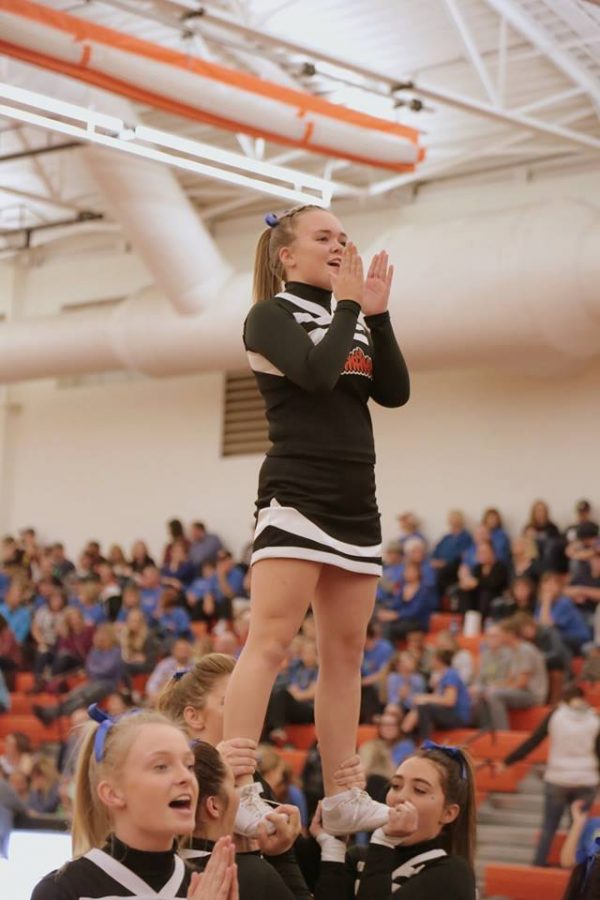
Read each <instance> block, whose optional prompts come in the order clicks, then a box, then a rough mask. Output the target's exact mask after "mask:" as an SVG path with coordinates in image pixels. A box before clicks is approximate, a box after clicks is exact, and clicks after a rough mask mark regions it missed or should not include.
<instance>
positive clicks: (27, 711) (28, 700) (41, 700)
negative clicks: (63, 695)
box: [10, 692, 56, 716]
mask: <svg viewBox="0 0 600 900" xmlns="http://www.w3.org/2000/svg"><path fill="white" fill-rule="evenodd" d="M34 703H35V704H38V705H39V706H52V705H53V704H55V703H56V695H55V694H33V695H32V694H23V693H20V692H16V693H14V694H11V695H10V714H11V715H16V716H18V715H31V712H32V707H33V705H34Z"/></svg>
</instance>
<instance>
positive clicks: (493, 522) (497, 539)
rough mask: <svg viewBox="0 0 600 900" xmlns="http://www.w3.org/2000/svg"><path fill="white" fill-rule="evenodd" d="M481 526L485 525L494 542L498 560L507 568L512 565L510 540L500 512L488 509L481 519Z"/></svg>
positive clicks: (492, 508)
mask: <svg viewBox="0 0 600 900" xmlns="http://www.w3.org/2000/svg"><path fill="white" fill-rule="evenodd" d="M481 524H482V525H485V527H486V528H487V529H488V531H489V533H490V541H491V542H492V547H493V548H494V553H495V554H496V559H499V560H500V561H501V562H503V563H504V564H505V565H507V566H508V565H510V558H511V552H510V538H509V536H508V533H507V532H506V530H505V528H504V525H503V522H502V516H501V515H500V513H499V511H498V510H497V509H495V508H494V507H489V508H488V509H486V510H485V512H484V514H483V517H482V519H481Z"/></svg>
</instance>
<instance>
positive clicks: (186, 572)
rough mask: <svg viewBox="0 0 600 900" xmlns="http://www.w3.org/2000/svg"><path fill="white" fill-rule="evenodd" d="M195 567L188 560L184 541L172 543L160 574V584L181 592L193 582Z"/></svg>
mask: <svg viewBox="0 0 600 900" xmlns="http://www.w3.org/2000/svg"><path fill="white" fill-rule="evenodd" d="M196 570H197V566H195V565H194V563H193V562H190V560H189V559H188V549H187V546H186V544H185V542H184V541H173V543H172V544H171V545H170V553H169V559H168V562H167V560H165V562H164V564H163V566H162V568H161V570H160V574H161V577H162V583H163V584H168V585H170V586H171V587H175V588H177V589H178V590H181V589H182V588H183V587H186V586H187V585H188V584H190V583H191V582H192V581H193V580H194V575H195V574H196Z"/></svg>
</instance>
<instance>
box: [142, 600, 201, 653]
mask: <svg viewBox="0 0 600 900" xmlns="http://www.w3.org/2000/svg"><path fill="white" fill-rule="evenodd" d="M178 597H179V595H178V593H177V591H176V590H175V588H172V587H166V588H164V590H163V591H162V593H161V595H160V600H159V601H158V606H157V607H156V609H155V611H154V614H153V616H152V623H151V624H152V626H153V627H154V628H155V629H156V631H157V632H158V634H159V636H160V637H161V638H162V639H163V641H164V650H165V651H166V652H168V651H169V650H170V648H171V647H172V645H173V643H174V641H176V640H177V638H185V639H186V640H190V641H193V639H194V636H193V634H192V632H191V629H190V617H189V615H188V613H187V612H186V610H185V609H183V607H181V606H178V605H177V600H178Z"/></svg>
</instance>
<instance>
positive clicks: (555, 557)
mask: <svg viewBox="0 0 600 900" xmlns="http://www.w3.org/2000/svg"><path fill="white" fill-rule="evenodd" d="M1 556H2V558H1V568H0V713H2V712H4V713H9V712H10V703H11V699H10V695H11V691H14V690H15V685H16V677H17V673H18V672H22V671H30V672H32V673H33V685H32V687H31V688H30V693H31V694H33V695H37V694H43V695H44V699H45V702H44V703H40V704H39V705H36V704H35V703H34V706H33V710H34V712H35V714H36V715H37V717H38V718H39V719H40V721H41V722H42V723H43V724H44V725H50V724H51V723H52V722H53V721H54V720H59V721H61V722H64V721H65V719H64V717H67V716H68V717H70V720H69V721H70V725H69V729H68V730H67V732H66V733H65V734H64V735H63V740H62V742H61V747H60V752H59V754H58V756H54V757H52V756H46V755H45V754H40V753H33V750H32V748H31V746H29V745H28V740H27V738H26V737H25V735H23V734H19V733H15V734H12V735H10V736H9V738H7V739H6V740H5V749H4V755H3V756H2V757H0V775H2V776H3V778H4V780H5V782H8V783H9V784H10V787H11V790H12V792H13V793H14V795H16V797H17V798H18V801H19V804H21V807H20V808H22V810H25V811H27V813H28V814H31V815H45V814H49V813H50V814H55V813H60V814H63V815H66V816H68V812H69V804H70V798H69V790H70V776H71V774H72V757H73V747H74V744H75V740H76V734H77V729H78V727H79V725H80V723H81V717H82V715H84V712H83V711H84V710H85V708H86V707H87V705H88V704H89V703H92V702H98V701H100V702H102V703H104V704H105V705H107V706H108V708H109V709H111V710H113V711H114V712H119V711H123V710H125V709H127V708H128V707H129V706H131V705H132V704H134V703H135V704H138V705H139V704H150V705H151V704H152V703H153V702H154V700H155V698H156V697H157V695H158V694H159V692H160V690H161V688H162V687H163V686H164V684H165V683H166V682H168V681H169V679H171V678H172V677H173V676H174V675H176V674H177V673H178V672H181V671H185V670H187V669H188V668H189V667H190V665H191V664H192V662H193V660H194V658H197V657H198V656H200V655H202V654H204V653H206V652H209V651H210V650H216V651H218V652H221V653H227V654H229V655H231V656H234V657H237V656H238V655H239V653H240V652H241V649H242V648H243V644H244V641H245V638H246V636H247V632H248V625H249V605H250V601H249V590H250V570H249V568H248V565H247V557H245V558H244V559H242V560H240V561H236V560H235V559H234V557H233V556H232V554H231V553H230V552H229V551H228V549H227V548H226V547H225V546H224V545H223V543H222V542H221V540H220V539H219V537H218V536H217V535H215V534H212V533H210V532H209V531H208V530H207V529H206V528H205V526H204V525H203V524H202V523H201V522H193V523H191V525H189V527H187V528H186V527H184V525H183V524H182V523H181V522H180V521H179V520H176V519H174V520H172V521H170V522H169V523H168V542H167V544H166V546H165V548H164V551H163V553H162V556H161V557H160V559H156V558H153V557H152V555H151V554H150V552H149V549H148V547H147V546H146V544H145V543H144V542H143V541H136V543H135V544H134V545H133V547H132V548H131V552H130V554H129V555H128V554H127V553H126V552H125V551H124V549H123V548H122V547H120V546H118V545H113V546H111V547H108V548H106V549H105V548H102V547H101V545H100V544H99V542H97V541H93V540H92V541H88V542H87V544H86V545H85V547H84V549H83V551H82V552H81V553H80V554H79V556H78V558H77V559H74V560H71V559H69V558H68V557H67V555H66V553H65V548H64V546H63V545H62V544H60V543H53V544H51V545H48V546H46V545H43V544H42V543H41V542H40V541H39V540H38V536H37V535H36V532H35V530H34V529H32V528H27V529H24V530H23V531H22V532H21V533H20V534H19V536H18V537H13V536H8V537H5V538H4V540H3V541H2V546H1ZM440 610H442V611H447V612H451V613H455V616H454V619H453V628H451V629H450V630H442V631H438V632H436V634H435V635H433V634H431V633H429V626H430V620H431V617H432V615H434V614H435V613H436V612H438V611H440ZM467 616H468V618H469V622H470V628H471V632H472V633H473V634H477V633H480V635H481V640H480V642H478V645H477V648H476V649H473V648H469V646H461V640H460V638H461V633H462V621H463V618H464V617H467ZM596 641H598V643H600V540H599V529H598V525H597V524H596V523H595V522H594V521H593V519H592V510H591V506H590V504H589V503H588V502H587V501H585V500H581V501H579V502H578V503H577V505H576V508H575V520H574V521H573V522H572V523H568V525H567V527H565V528H563V529H560V528H559V527H558V526H557V525H556V524H555V523H554V522H553V521H552V519H551V516H550V512H549V509H548V506H547V504H546V503H544V502H543V501H536V502H535V503H534V504H533V506H532V508H531V511H530V514H529V517H528V519H527V521H526V523H525V525H524V527H523V528H522V529H521V531H520V533H519V534H515V535H512V536H511V535H509V534H508V532H507V530H506V529H505V527H504V525H503V521H502V517H501V514H500V513H499V511H498V510H496V509H487V510H485V512H484V514H483V516H482V517H481V521H480V522H479V523H478V524H477V525H476V526H475V528H473V529H472V530H469V529H468V528H467V527H466V524H465V519H464V516H463V514H462V513H461V512H459V511H456V510H453V511H451V512H450V513H449V515H448V531H447V533H445V534H444V535H442V536H441V537H440V538H439V540H438V541H437V542H436V543H435V544H433V546H431V545H430V543H429V541H428V538H427V536H426V535H425V534H424V533H423V532H422V530H421V528H420V525H419V521H418V519H417V517H416V516H415V515H413V514H411V513H404V514H402V515H401V516H399V533H398V535H397V538H396V539H395V540H394V541H393V542H392V543H390V544H389V545H388V547H387V548H386V552H385V557H384V569H383V575H382V577H381V579H380V582H379V586H378V589H377V599H376V604H375V609H374V613H373V618H372V621H371V624H370V626H369V629H368V633H367V638H366V643H365V651H364V659H363V667H362V683H363V690H362V709H361V719H362V721H363V722H366V723H368V722H377V723H378V729H379V734H378V737H377V738H376V739H375V741H373V742H369V744H367V745H365V748H364V750H363V751H362V753H363V754H364V759H365V762H368V763H369V764H368V765H367V772H368V776H369V778H370V779H373V784H374V785H375V787H376V786H377V784H379V786H380V787H381V785H382V784H383V783H384V781H385V779H386V778H387V777H388V776H389V772H390V771H393V768H394V766H396V765H397V764H398V762H399V761H400V760H401V759H402V758H404V757H405V756H406V755H408V754H409V752H410V750H411V749H412V748H413V747H414V746H415V742H417V741H419V740H421V739H423V738H425V737H428V736H429V735H430V734H431V732H432V731H433V730H439V729H444V728H455V727H464V726H470V725H475V726H479V727H491V728H495V729H504V728H507V727H508V721H509V720H508V713H509V711H510V710H511V709H516V708H527V707H531V706H534V705H539V704H544V703H546V702H549V701H552V700H553V699H556V698H557V697H558V695H559V693H560V690H561V689H562V686H563V684H564V682H565V681H568V680H569V678H570V673H571V666H572V660H573V657H574V656H575V655H577V656H579V655H581V654H585V653H587V654H588V657H587V658H588V662H589V667H590V671H594V670H596V671H598V675H599V676H600V652H599V650H598V648H596V646H595V643H596ZM462 643H463V644H464V642H462ZM586 665H587V663H586ZM317 677H318V649H317V646H316V643H315V631H314V624H313V621H312V617H311V615H310V614H309V615H308V616H307V618H306V620H305V623H304V625H303V628H302V630H301V633H300V634H299V636H298V638H297V639H296V641H295V642H294V644H293V646H292V648H291V651H290V655H289V659H288V660H287V662H286V664H285V666H284V667H283V668H282V670H281V672H280V674H279V676H278V679H277V682H276V684H275V687H274V689H273V693H272V696H271V701H270V703H269V708H268V712H267V716H266V721H265V728H264V734H263V739H264V741H265V742H266V743H270V744H272V745H275V746H283V745H285V744H286V743H287V742H288V739H289V736H288V728H289V726H290V725H293V724H304V723H310V722H313V721H314V697H315V691H316V684H317ZM48 694H52V695H54V698H55V700H54V702H53V703H49V702H48V698H47V695H48ZM35 699H36V697H35V696H34V697H33V700H34V701H35ZM265 758H266V759H270V757H268V756H267V757H265ZM288 776H289V773H287V775H286V773H285V771H284V772H281V771H279V770H277V771H276V774H275V775H274V776H273V777H277V779H278V780H279V782H281V789H282V791H283V789H284V787H286V785H287V787H286V790H287V789H289V788H290V787H291V782H290V783H289V784H288V783H287V782H286V778H287V779H288V781H289V777H288ZM378 779H379V781H378ZM0 780H1V779H0ZM0 831H1V827H0Z"/></svg>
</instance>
